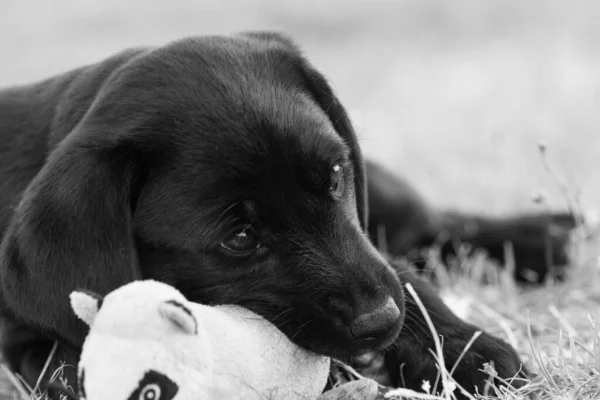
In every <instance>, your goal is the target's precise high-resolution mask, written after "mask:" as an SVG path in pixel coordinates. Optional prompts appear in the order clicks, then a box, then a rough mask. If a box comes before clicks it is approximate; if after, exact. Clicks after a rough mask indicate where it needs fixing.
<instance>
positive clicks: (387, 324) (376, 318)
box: [350, 297, 400, 341]
mask: <svg viewBox="0 0 600 400" xmlns="http://www.w3.org/2000/svg"><path fill="white" fill-rule="evenodd" d="M399 318H400V310H399V309H398V306H397V305H396V302H395V301H394V299H392V298H391V297H388V298H387V299H385V300H384V301H383V303H382V304H381V305H380V306H379V307H377V308H375V309H374V310H372V311H369V312H366V313H364V314H361V315H359V316H358V317H356V319H355V320H354V322H352V325H350V331H351V332H352V335H353V336H354V337H355V338H356V339H361V340H368V341H371V340H377V339H379V338H381V337H382V336H385V335H386V334H387V333H388V332H389V331H390V330H391V329H392V328H393V327H394V326H395V325H396V323H397V322H398V319H399Z"/></svg>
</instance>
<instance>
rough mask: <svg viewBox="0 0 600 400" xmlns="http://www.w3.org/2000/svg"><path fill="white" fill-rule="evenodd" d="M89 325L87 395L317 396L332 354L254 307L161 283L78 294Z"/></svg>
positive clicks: (95, 399) (116, 399) (138, 399)
mask: <svg viewBox="0 0 600 400" xmlns="http://www.w3.org/2000/svg"><path fill="white" fill-rule="evenodd" d="M71 305H72V307H73V310H74V311H75V313H76V314H77V316H78V317H79V318H81V319H82V320H83V321H85V322H86V323H87V324H88V325H89V326H90V333H89V335H88V336H87V338H86V341H85V343H84V346H83V351H82V354H81V360H80V364H79V375H80V391H81V394H80V396H81V397H84V398H86V399H87V400H107V399H110V400H128V399H135V400H171V399H176V400H199V399H215V400H216V399H223V400H225V399H240V400H241V399H244V400H250V399H316V398H317V397H318V396H319V395H320V394H321V392H322V391H323V388H324V387H325V384H326V381H327V376H328V373H329V359H328V358H327V357H322V356H318V355H316V354H314V353H311V352H308V351H305V350H303V349H300V348H299V347H298V346H296V345H294V344H293V343H292V342H291V341H290V340H289V339H288V338H287V337H286V336H285V335H284V334H283V333H282V332H281V331H279V330H278V329H277V328H275V327H274V326H273V325H272V324H270V323H269V322H267V321H266V320H265V319H263V318H261V317H260V316H258V315H256V314H254V313H253V312H251V311H249V310H247V309H244V308H241V307H235V306H215V307H210V306H204V305H200V304H197V303H192V302H189V301H187V300H186V299H185V297H184V296H183V295H182V294H181V293H180V292H179V291H177V290H176V289H175V288H173V287H172V286H169V285H166V284H163V283H159V282H155V281H138V282H133V283H130V284H128V285H125V286H123V287H121V288H119V289H117V290H115V291H113V292H111V293H110V294H108V295H107V296H106V297H105V298H103V299H102V298H100V297H99V296H97V295H94V294H92V293H87V292H82V291H76V292H73V293H72V294H71Z"/></svg>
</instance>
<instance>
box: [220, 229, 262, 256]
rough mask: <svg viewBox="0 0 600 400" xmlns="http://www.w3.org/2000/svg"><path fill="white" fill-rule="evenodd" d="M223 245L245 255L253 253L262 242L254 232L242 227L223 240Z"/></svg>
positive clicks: (229, 249)
mask: <svg viewBox="0 0 600 400" xmlns="http://www.w3.org/2000/svg"><path fill="white" fill-rule="evenodd" d="M221 247H223V248H224V249H226V250H228V251H229V252H231V253H234V254H235V255H239V256H244V255H250V254H252V253H253V252H254V251H255V250H256V249H258V248H259V247H260V243H259V242H258V240H257V238H256V236H255V235H254V234H253V233H252V232H250V231H249V230H248V229H242V230H240V231H238V232H236V233H234V234H233V235H231V236H229V237H227V238H226V239H225V240H223V242H221Z"/></svg>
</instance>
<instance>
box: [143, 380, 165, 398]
mask: <svg viewBox="0 0 600 400" xmlns="http://www.w3.org/2000/svg"><path fill="white" fill-rule="evenodd" d="M160 395H161V390H160V386H159V385H158V384H157V383H149V384H147V385H146V386H144V388H143V389H142V391H141V392H140V397H139V400H160Z"/></svg>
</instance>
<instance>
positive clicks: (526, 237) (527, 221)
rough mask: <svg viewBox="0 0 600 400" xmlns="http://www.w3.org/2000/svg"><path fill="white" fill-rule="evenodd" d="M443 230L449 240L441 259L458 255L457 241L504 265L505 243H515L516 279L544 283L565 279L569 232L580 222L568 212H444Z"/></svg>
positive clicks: (444, 246)
mask: <svg viewBox="0 0 600 400" xmlns="http://www.w3.org/2000/svg"><path fill="white" fill-rule="evenodd" d="M441 217H442V218H440V228H439V229H440V232H442V233H445V235H446V237H447V238H448V240H447V241H446V242H445V243H444V244H443V245H442V247H441V249H442V258H443V259H444V260H446V261H447V260H448V259H449V257H452V256H455V255H456V249H457V244H458V243H463V244H468V245H469V247H471V248H472V249H483V250H485V251H486V253H487V255H488V256H489V257H490V258H491V259H493V260H495V261H497V262H499V263H500V264H501V265H504V263H505V262H506V259H505V256H506V250H505V248H506V244H507V243H510V244H511V245H512V251H513V255H514V260H515V267H516V268H515V278H516V279H517V280H519V281H523V282H533V283H539V282H543V281H544V280H545V279H546V277H547V276H549V275H551V276H553V277H556V278H562V277H563V276H562V273H563V272H564V268H563V267H564V266H566V265H567V264H568V263H569V254H568V248H569V240H570V233H571V232H572V230H573V229H574V228H575V227H576V225H577V220H576V217H575V216H573V215H571V214H569V213H539V214H533V213H532V214H529V215H517V216H511V217H506V218H490V217H483V216H476V215H468V214H465V213H450V212H447V213H444V214H442V215H441Z"/></svg>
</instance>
